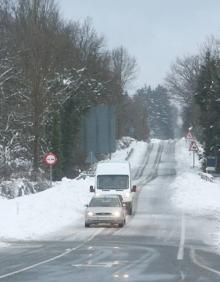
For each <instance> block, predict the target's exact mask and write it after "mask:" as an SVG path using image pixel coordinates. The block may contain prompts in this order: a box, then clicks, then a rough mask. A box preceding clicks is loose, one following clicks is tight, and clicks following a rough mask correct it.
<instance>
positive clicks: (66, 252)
mask: <svg viewBox="0 0 220 282" xmlns="http://www.w3.org/2000/svg"><path fill="white" fill-rule="evenodd" d="M97 233H99V232H94V233H93V234H92V235H91V236H90V237H89V238H88V239H87V240H85V241H84V242H82V243H81V244H79V245H78V246H76V247H74V248H71V249H67V250H66V251H65V252H64V253H61V254H60V255H57V256H55V257H52V258H49V259H46V260H43V261H40V262H38V263H35V264H32V265H30V266H27V267H24V268H21V269H19V270H15V271H12V272H10V273H6V274H3V275H0V279H3V278H6V277H9V276H12V275H15V274H18V273H21V272H25V271H27V270H30V269H33V268H35V267H37V266H40V265H43V264H46V263H49V262H52V261H55V260H57V259H59V258H62V257H64V256H66V255H68V254H70V253H72V252H74V251H76V250H78V249H79V248H80V247H82V246H84V245H85V244H86V243H88V242H89V241H91V240H92V239H93V238H94V237H95V236H96V235H97Z"/></svg>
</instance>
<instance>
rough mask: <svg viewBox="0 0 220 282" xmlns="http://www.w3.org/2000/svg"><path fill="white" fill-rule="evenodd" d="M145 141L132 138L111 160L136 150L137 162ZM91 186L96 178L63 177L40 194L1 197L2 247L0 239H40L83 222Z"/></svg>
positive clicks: (119, 158) (124, 157)
mask: <svg viewBox="0 0 220 282" xmlns="http://www.w3.org/2000/svg"><path fill="white" fill-rule="evenodd" d="M126 142H127V140H126ZM143 143H144V142H136V141H135V140H129V144H128V147H127V146H119V149H118V150H117V151H116V152H115V153H114V154H112V160H117V161H119V160H124V159H126V157H127V156H128V154H129V152H130V150H131V149H133V150H134V151H135V152H136V151H137V156H136V154H134V155H131V160H132V164H134V165H135V164H136V163H137V162H138V161H140V160H139V157H141V156H142V154H141V152H142V148H143V147H144V146H143ZM123 144H124V143H123ZM145 146H146V143H145ZM139 151H140V152H139ZM90 185H94V177H89V176H88V177H86V178H85V179H82V178H81V179H78V180H77V179H73V180H71V179H67V178H64V179H62V181H59V182H56V183H54V184H53V188H51V189H48V190H45V191H43V192H40V193H36V194H30V195H25V196H23V197H18V198H15V199H11V200H8V199H1V198H0V248H1V247H2V246H6V245H5V244H4V245H2V243H1V241H10V240H12V241H13V240H39V239H41V238H42V237H44V236H45V235H48V234H50V233H54V232H56V231H57V230H61V229H62V228H64V227H66V226H73V227H74V226H79V225H80V224H81V225H82V224H83V216H84V210H85V206H84V205H85V204H87V203H88V202H89V200H90V198H91V197H92V194H91V193H90V192H89V186H90Z"/></svg>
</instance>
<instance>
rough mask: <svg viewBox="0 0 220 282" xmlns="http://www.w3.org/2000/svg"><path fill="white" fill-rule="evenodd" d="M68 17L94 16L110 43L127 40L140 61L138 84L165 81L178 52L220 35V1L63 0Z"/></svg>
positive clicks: (61, 4) (188, 51) (191, 49)
mask: <svg viewBox="0 0 220 282" xmlns="http://www.w3.org/2000/svg"><path fill="white" fill-rule="evenodd" d="M57 2H58V3H59V7H60V9H61V13H62V15H63V16H64V17H65V18H66V19H72V20H83V19H85V18H86V17H87V16H89V17H91V18H92V21H93V25H94V27H95V29H96V30H97V32H98V33H99V34H101V35H104V36H105V38H106V45H107V47H108V48H114V47H117V46H120V45H123V46H124V47H126V48H127V50H128V51H129V53H130V54H131V55H134V56H135V57H136V59H137V61H138V65H139V72H138V75H137V79H136V82H135V83H134V88H136V87H142V86H143V85H144V84H150V85H152V86H156V85H157V84H158V83H162V82H163V78H164V77H165V75H166V72H167V71H168V70H169V67H170V64H171V63H172V62H174V61H175V58H176V57H177V56H180V57H181V56H182V55H185V54H193V53H195V52H196V51H197V50H198V48H199V46H200V45H201V44H202V43H203V42H204V40H205V39H207V37H208V36H210V35H214V36H216V37H219V38H220V0H136V1H135V0H58V1H57Z"/></svg>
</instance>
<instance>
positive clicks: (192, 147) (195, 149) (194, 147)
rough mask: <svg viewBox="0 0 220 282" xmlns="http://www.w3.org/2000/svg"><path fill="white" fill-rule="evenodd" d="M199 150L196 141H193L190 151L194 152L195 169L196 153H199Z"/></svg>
mask: <svg viewBox="0 0 220 282" xmlns="http://www.w3.org/2000/svg"><path fill="white" fill-rule="evenodd" d="M198 149H199V148H198V146H197V144H196V141H195V140H193V141H191V144H190V146H189V151H192V152H193V167H195V152H197V151H198Z"/></svg>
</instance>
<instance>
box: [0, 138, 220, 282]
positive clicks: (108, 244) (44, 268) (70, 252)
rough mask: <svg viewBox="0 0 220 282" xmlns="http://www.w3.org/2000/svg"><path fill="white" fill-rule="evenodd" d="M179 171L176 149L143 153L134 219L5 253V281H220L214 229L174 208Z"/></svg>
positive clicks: (0, 256) (163, 145) (159, 147)
mask: <svg viewBox="0 0 220 282" xmlns="http://www.w3.org/2000/svg"><path fill="white" fill-rule="evenodd" d="M134 153H135V152H134ZM175 171H176V161H175V142H174V141H164V142H158V143H153V144H150V145H148V146H146V150H145V154H144V155H143V158H142V159H141V160H140V165H139V167H138V168H137V167H135V168H134V170H133V176H134V179H135V182H136V184H137V186H138V188H139V192H138V193H137V207H136V212H135V215H134V216H131V217H128V220H127V225H126V226H125V227H124V228H122V229H117V228H104V227H103V228H89V229H85V228H83V222H82V224H81V225H79V226H78V227H74V228H71V227H68V228H66V229H65V230H62V232H59V233H56V234H55V235H54V234H53V235H52V237H50V238H48V241H43V242H29V243H28V242H27V243H22V242H18V243H14V244H12V245H11V247H9V248H3V249H0V266H1V267H0V280H2V281H16V282H19V281H22V282H25V281H28V282H29V281H33V282H35V281H41V282H42V281H45V282H46V281H47V282H48V281H55V282H56V281H64V282H69V281H98V282H99V281H109V282H110V281H137V282H141V281H187V282H188V281H190V282H195V281H200V282H205V281H207V282H208V281H216V282H217V281H219V280H220V267H219V261H220V257H219V256H218V255H217V254H215V253H213V252H212V251H213V250H212V249H211V247H210V245H212V240H213V233H214V230H215V228H216V224H215V222H214V221H213V220H210V219H209V218H202V217H195V216H192V215H189V214H185V213H183V212H180V210H178V209H177V208H175V206H174V205H172V195H173V188H172V187H173V186H172V183H173V182H174V180H175V177H176V176H175ZM51 238H52V239H51Z"/></svg>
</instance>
